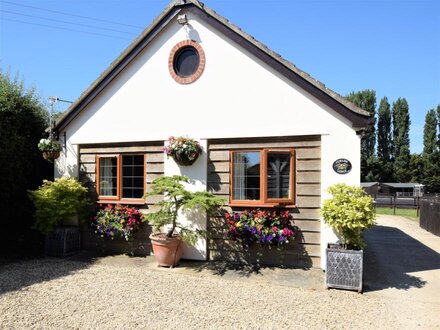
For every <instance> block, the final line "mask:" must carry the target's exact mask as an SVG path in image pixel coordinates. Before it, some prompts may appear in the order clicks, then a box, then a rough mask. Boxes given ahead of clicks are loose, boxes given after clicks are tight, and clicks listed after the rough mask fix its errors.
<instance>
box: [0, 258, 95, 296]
mask: <svg viewBox="0 0 440 330" xmlns="http://www.w3.org/2000/svg"><path fill="white" fill-rule="evenodd" d="M74 258H75V256H74V257H70V258H65V259H59V258H35V259H31V260H4V259H0V295H2V294H4V293H7V292H11V291H17V290H22V289H24V288H26V287H28V286H30V285H33V284H37V283H41V282H46V281H51V280H54V279H57V278H60V277H64V276H67V275H70V274H72V273H74V272H76V271H78V270H81V269H86V268H88V267H90V266H91V265H92V264H93V263H94V262H95V258H83V260H76V259H74Z"/></svg>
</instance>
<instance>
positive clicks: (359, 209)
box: [321, 183, 376, 250]
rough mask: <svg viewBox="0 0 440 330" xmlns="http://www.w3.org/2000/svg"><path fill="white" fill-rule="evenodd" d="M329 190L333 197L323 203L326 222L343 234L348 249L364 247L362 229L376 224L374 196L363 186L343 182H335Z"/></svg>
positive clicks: (323, 214)
mask: <svg viewBox="0 0 440 330" xmlns="http://www.w3.org/2000/svg"><path fill="white" fill-rule="evenodd" d="M327 191H328V192H329V193H330V194H332V195H333V197H332V198H330V199H327V200H325V201H324V203H323V206H322V211H321V212H322V216H323V218H324V222H325V223H327V224H328V225H329V226H330V227H332V228H333V229H334V230H335V231H336V232H337V233H338V234H339V235H340V236H341V238H342V240H343V243H344V244H346V246H347V248H348V249H353V250H360V249H362V248H363V247H364V246H365V243H364V240H363V238H362V236H361V233H362V231H363V230H366V229H369V228H371V227H372V226H374V224H375V222H374V220H375V218H376V214H375V211H374V208H373V198H371V197H370V196H368V195H367V194H366V193H365V191H364V190H363V188H362V187H357V186H348V185H346V184H343V183H339V184H335V185H333V186H331V187H329V188H328V190H327Z"/></svg>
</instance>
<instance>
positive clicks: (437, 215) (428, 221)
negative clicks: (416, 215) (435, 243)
mask: <svg viewBox="0 0 440 330" xmlns="http://www.w3.org/2000/svg"><path fill="white" fill-rule="evenodd" d="M420 227H422V228H423V229H426V230H427V231H429V232H430V233H433V234H434V235H437V236H440V197H421V198H420Z"/></svg>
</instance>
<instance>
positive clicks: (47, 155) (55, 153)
mask: <svg viewBox="0 0 440 330" xmlns="http://www.w3.org/2000/svg"><path fill="white" fill-rule="evenodd" d="M58 157H60V151H59V150H47V151H43V158H44V159H45V160H55V159H57V158H58Z"/></svg>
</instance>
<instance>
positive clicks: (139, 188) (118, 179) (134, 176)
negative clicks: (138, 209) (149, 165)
mask: <svg viewBox="0 0 440 330" xmlns="http://www.w3.org/2000/svg"><path fill="white" fill-rule="evenodd" d="M96 192H97V194H98V200H99V202H100V203H111V202H123V203H127V204H128V203H131V204H139V203H141V204H143V203H144V202H145V201H144V199H142V196H143V195H144V193H145V155H143V154H117V155H105V156H96Z"/></svg>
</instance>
